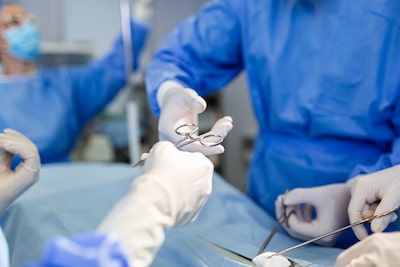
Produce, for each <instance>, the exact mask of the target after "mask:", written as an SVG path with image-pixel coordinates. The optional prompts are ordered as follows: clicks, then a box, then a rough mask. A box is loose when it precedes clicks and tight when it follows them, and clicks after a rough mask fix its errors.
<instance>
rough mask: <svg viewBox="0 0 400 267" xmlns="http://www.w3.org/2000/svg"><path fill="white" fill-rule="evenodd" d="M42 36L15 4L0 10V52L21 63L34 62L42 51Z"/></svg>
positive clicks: (29, 18) (27, 16)
mask: <svg viewBox="0 0 400 267" xmlns="http://www.w3.org/2000/svg"><path fill="white" fill-rule="evenodd" d="M40 41H41V40H40V34H39V32H38V30H37V28H36V26H35V25H34V24H33V23H32V19H31V17H30V16H29V15H28V14H27V13H26V12H25V10H24V9H22V7H21V6H19V5H18V4H14V3H9V4H5V5H4V6H3V7H2V8H1V10H0V51H1V53H2V54H8V55H10V56H11V57H13V58H16V59H18V60H21V61H27V62H30V61H33V60H34V59H35V58H36V57H37V55H38V53H39V49H40Z"/></svg>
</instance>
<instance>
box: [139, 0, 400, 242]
mask: <svg viewBox="0 0 400 267" xmlns="http://www.w3.org/2000/svg"><path fill="white" fill-rule="evenodd" d="M399 17H400V2H399V1H396V0H386V1H370V0H357V1H340V0H324V1H319V0H283V1H273V0H213V1H210V2H209V3H207V4H206V5H204V6H203V8H202V9H201V10H200V11H199V12H198V13H197V14H196V15H195V16H193V17H190V18H188V19H187V20H185V21H183V22H182V23H181V24H180V25H178V26H177V27H176V29H174V31H173V32H172V33H171V34H170V35H169V36H168V38H167V39H166V40H165V42H164V43H163V44H162V46H161V47H160V49H159V50H158V51H157V52H156V54H155V57H154V59H153V60H152V63H151V64H150V66H149V68H148V72H147V75H146V84H147V93H148V97H149V102H150V104H151V107H152V110H153V111H154V113H155V115H156V116H158V117H159V126H158V129H159V134H160V139H167V140H172V141H174V140H176V139H177V138H179V137H178V136H177V135H176V134H175V133H174V131H173V130H174V127H176V126H177V125H178V124H179V123H181V122H182V121H184V120H186V121H187V120H192V121H193V120H196V119H197V116H198V114H200V113H201V112H203V111H204V110H205V109H206V102H205V101H204V99H203V98H202V96H206V95H208V94H209V93H211V92H215V91H218V90H221V89H223V88H224V87H225V86H226V85H227V84H228V83H229V82H230V81H232V80H233V79H234V78H235V77H236V76H237V75H238V74H239V73H240V72H241V71H245V73H246V75H247V80H248V89H249V93H250V96H251V101H252V105H253V111H254V114H255V117H256V119H257V121H258V125H259V129H258V135H257V137H256V140H255V145H254V154H253V158H252V162H251V166H250V170H249V180H248V181H249V182H248V195H249V196H250V197H251V198H252V199H254V200H255V201H256V202H257V203H258V204H259V205H261V206H262V207H263V208H265V210H266V211H267V212H268V213H269V214H270V215H275V205H274V202H275V200H276V199H277V196H278V195H280V194H282V193H283V192H284V191H285V190H286V189H293V188H298V187H302V188H308V187H315V186H323V185H326V184H332V183H344V182H347V181H348V180H349V179H352V178H353V177H355V176H357V175H361V174H367V173H371V172H375V171H378V170H381V169H384V168H387V167H391V166H393V165H395V164H398V163H400V139H399V136H400V105H399V103H400V102H399V94H400V49H399V47H400V20H399ZM243 90H245V89H244V88H243ZM173 103H179V105H177V104H175V105H174V104H173ZM188 149H189V150H196V148H194V147H190V146H188ZM377 179H379V177H377ZM343 190H347V189H343ZM336 192H337V193H338V194H337V195H338V196H340V195H341V190H340V189H339V190H338V191H335V192H332V193H336ZM320 197H322V198H323V197H325V196H323V195H322V196H320ZM329 197H331V199H335V198H336V197H337V196H335V195H330V196H329ZM332 230H333V229H332ZM350 232H351V231H350ZM355 240H356V239H355V238H354V236H351V235H347V236H345V237H343V238H342V239H340V240H339V241H337V242H336V244H335V245H336V246H339V247H347V246H348V245H349V244H352V243H353V242H354V241H355Z"/></svg>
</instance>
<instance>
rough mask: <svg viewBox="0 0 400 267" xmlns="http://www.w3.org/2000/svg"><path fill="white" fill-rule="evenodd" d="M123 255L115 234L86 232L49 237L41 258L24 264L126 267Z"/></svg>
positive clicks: (71, 266)
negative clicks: (69, 236)
mask: <svg viewBox="0 0 400 267" xmlns="http://www.w3.org/2000/svg"><path fill="white" fill-rule="evenodd" d="M125 255H126V254H125V252H124V248H123V247H122V245H121V243H120V242H119V240H118V239H117V238H116V237H115V236H113V235H108V234H100V233H85V234H80V235H77V236H75V237H73V238H71V239H67V238H64V237H59V238H54V239H52V240H50V241H49V242H48V243H47V246H46V249H45V253H44V256H43V259H42V261H41V262H38V263H29V264H26V265H24V266H23V267H77V266H79V267H102V266H113V267H129V263H128V261H127V258H126V256H125Z"/></svg>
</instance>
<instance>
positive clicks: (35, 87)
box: [0, 21, 148, 164]
mask: <svg viewBox="0 0 400 267" xmlns="http://www.w3.org/2000/svg"><path fill="white" fill-rule="evenodd" d="M147 34H148V27H147V26H144V25H142V24H138V23H135V22H134V21H132V49H133V51H134V55H135V58H134V59H133V62H134V63H133V64H134V67H135V68H136V66H137V62H138V58H139V56H140V53H141V51H142V48H143V47H144V43H145V40H146V36H147ZM125 82H126V72H125V60H124V49H123V41H122V37H121V36H119V37H118V38H117V39H116V40H115V41H114V45H113V46H112V49H111V50H110V52H109V53H107V54H106V55H105V56H104V57H102V58H100V59H97V60H94V61H92V62H91V63H89V64H88V65H85V66H81V67H72V66H70V67H68V66H65V67H60V68H56V69H41V68H39V69H38V70H37V72H35V73H34V74H32V75H24V76H10V77H9V76H2V77H0V106H1V107H2V109H1V112H0V131H3V129H5V128H12V129H15V130H17V131H19V132H21V133H23V134H24V135H26V136H27V137H28V138H29V139H30V140H32V141H33V142H34V143H35V144H36V145H37V147H38V149H39V153H40V157H41V161H42V163H51V162H61V161H68V160H69V157H70V153H71V151H72V149H73V148H74V146H75V144H76V142H77V140H78V138H79V137H80V135H81V134H82V131H83V129H84V127H85V126H86V124H87V122H88V121H90V120H91V119H93V118H94V117H95V116H97V115H99V114H100V113H101V112H102V111H103V109H104V108H105V107H106V106H107V104H109V103H110V102H111V101H112V100H113V99H114V97H115V96H116V95H117V94H118V92H119V91H120V89H122V88H123V87H124V85H125ZM15 164H16V163H15Z"/></svg>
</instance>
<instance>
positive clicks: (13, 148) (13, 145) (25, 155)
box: [0, 134, 40, 172]
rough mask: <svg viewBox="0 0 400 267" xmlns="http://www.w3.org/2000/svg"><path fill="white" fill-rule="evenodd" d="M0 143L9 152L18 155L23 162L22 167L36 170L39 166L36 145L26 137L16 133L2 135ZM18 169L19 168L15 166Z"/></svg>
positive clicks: (32, 170)
mask: <svg viewBox="0 0 400 267" xmlns="http://www.w3.org/2000/svg"><path fill="white" fill-rule="evenodd" d="M2 137H4V138H2V139H1V140H0V143H1V144H2V146H3V149H4V150H6V151H7V152H9V153H11V154H16V155H19V156H20V157H21V158H22V160H23V162H22V163H21V164H22V165H23V169H25V170H26V171H30V172H37V171H38V170H39V168H40V157H39V152H38V151H37V148H36V146H35V145H34V144H33V143H32V142H31V141H29V140H28V139H26V138H21V136H18V135H6V134H5V135H4V136H2ZM17 169H19V168H17Z"/></svg>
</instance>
